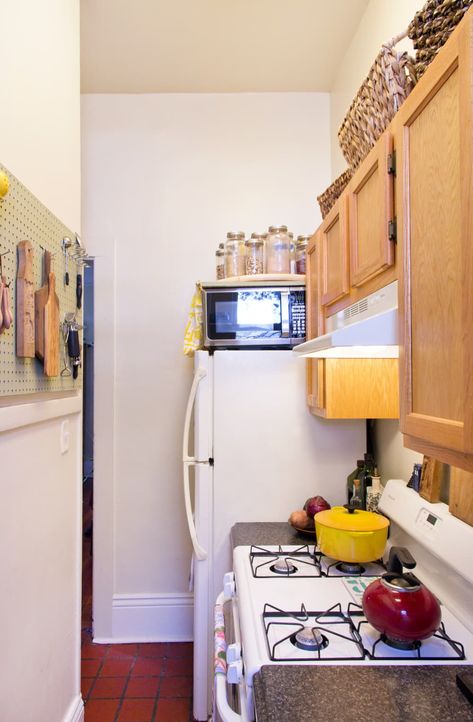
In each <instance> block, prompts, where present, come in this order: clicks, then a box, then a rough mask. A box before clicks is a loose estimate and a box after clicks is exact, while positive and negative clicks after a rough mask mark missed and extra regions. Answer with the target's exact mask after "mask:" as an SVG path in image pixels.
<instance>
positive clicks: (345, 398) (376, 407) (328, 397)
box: [306, 230, 399, 419]
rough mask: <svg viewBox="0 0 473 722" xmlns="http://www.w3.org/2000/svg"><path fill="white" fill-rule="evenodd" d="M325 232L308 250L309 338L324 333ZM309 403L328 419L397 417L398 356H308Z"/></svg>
mask: <svg viewBox="0 0 473 722" xmlns="http://www.w3.org/2000/svg"><path fill="white" fill-rule="evenodd" d="M323 243H324V239H323V234H322V232H321V231H320V230H319V231H318V232H317V233H316V234H315V235H314V236H313V237H312V239H311V242H310V244H309V246H308V250H307V310H308V319H307V320H308V323H307V337H308V338H314V337H315V336H319V335H320V334H322V333H324V330H325V329H324V315H323V306H322V293H321V279H322V278H323V275H322V273H321V271H322V248H323ZM306 363H307V403H308V405H309V408H310V410H311V411H312V413H313V414H315V415H317V416H322V417H324V418H327V419H366V418H378V419H381V418H398V417H399V395H398V366H397V359H310V358H309V359H307V361H306Z"/></svg>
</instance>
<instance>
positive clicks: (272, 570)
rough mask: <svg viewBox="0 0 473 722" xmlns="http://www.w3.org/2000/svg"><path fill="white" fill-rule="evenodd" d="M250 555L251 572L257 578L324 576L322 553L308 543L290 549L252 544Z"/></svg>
mask: <svg viewBox="0 0 473 722" xmlns="http://www.w3.org/2000/svg"><path fill="white" fill-rule="evenodd" d="M249 556H250V564H251V572H252V574H253V577H255V578H256V579H258V578H259V579H261V578H264V579H269V578H276V579H277V578H281V576H282V577H287V578H288V579H291V578H292V579H304V578H309V577H321V576H322V570H321V568H320V556H321V555H320V553H319V552H316V551H315V548H314V547H312V548H311V547H309V545H308V544H303V545H302V546H300V547H296V548H294V547H291V548H290V549H289V548H286V549H284V547H282V546H279V547H278V548H277V549H276V550H274V549H268V548H265V547H259V546H255V545H252V546H251V547H250V554H249Z"/></svg>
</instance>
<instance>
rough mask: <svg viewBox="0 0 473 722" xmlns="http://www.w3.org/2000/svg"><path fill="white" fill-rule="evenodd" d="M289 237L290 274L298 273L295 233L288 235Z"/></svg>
mask: <svg viewBox="0 0 473 722" xmlns="http://www.w3.org/2000/svg"><path fill="white" fill-rule="evenodd" d="M287 235H288V236H289V269H290V273H295V272H296V243H295V241H294V233H291V231H289V233H288V234H287Z"/></svg>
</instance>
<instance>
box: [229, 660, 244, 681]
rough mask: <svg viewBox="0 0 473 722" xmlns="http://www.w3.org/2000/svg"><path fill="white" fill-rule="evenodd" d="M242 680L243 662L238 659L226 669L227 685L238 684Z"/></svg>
mask: <svg viewBox="0 0 473 722" xmlns="http://www.w3.org/2000/svg"><path fill="white" fill-rule="evenodd" d="M242 679H243V662H242V661H241V659H239V660H238V661H237V662H232V663H231V664H229V665H228V667H227V682H228V683H229V684H239V683H240V682H241V680H242Z"/></svg>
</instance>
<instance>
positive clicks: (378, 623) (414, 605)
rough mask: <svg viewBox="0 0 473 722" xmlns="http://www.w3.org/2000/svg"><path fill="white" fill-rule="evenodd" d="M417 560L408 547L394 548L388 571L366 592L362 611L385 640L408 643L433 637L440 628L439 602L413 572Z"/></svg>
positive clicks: (369, 586)
mask: <svg viewBox="0 0 473 722" xmlns="http://www.w3.org/2000/svg"><path fill="white" fill-rule="evenodd" d="M415 565H416V561H415V559H414V558H413V557H412V555H411V554H410V552H409V551H408V550H407V549H406V548H405V547H392V548H391V551H390V553H389V560H388V565H387V573H386V574H383V576H382V577H381V578H380V579H376V580H375V581H374V582H371V584H369V585H368V586H367V587H366V589H365V592H364V594H363V600H362V605H363V612H364V614H365V616H366V619H367V620H368V622H369V623H370V624H371V625H372V626H373V627H374V628H375V629H377V630H378V632H381V634H383V635H384V637H385V641H387V642H388V643H389V642H392V643H393V644H394V645H395V644H396V643H398V644H399V643H401V644H409V643H414V642H420V641H421V640H423V639H427V638H428V637H431V636H432V635H433V634H434V633H435V632H436V631H437V630H438V628H439V627H440V622H441V619H442V613H441V611H440V604H439V603H438V601H437V599H436V598H435V597H434V595H433V594H432V592H431V591H429V590H428V589H427V587H426V586H424V584H422V582H421V581H419V579H417V577H415V576H414V574H411V573H405V572H404V571H403V567H407V568H408V569H413V568H414V567H415Z"/></svg>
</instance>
